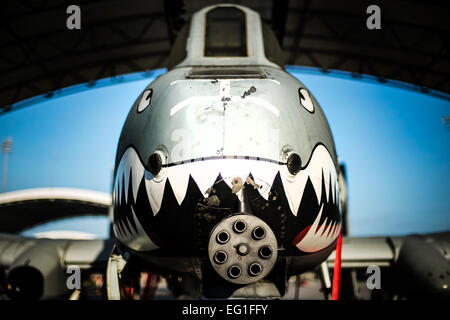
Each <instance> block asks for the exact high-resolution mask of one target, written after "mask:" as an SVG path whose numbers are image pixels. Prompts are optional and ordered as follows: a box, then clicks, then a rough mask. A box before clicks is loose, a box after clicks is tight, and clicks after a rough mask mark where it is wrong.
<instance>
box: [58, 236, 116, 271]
mask: <svg viewBox="0 0 450 320" xmlns="http://www.w3.org/2000/svg"><path fill="white" fill-rule="evenodd" d="M112 246H113V242H112V241H110V240H71V241H69V244H68V246H67V248H66V250H65V252H64V257H63V263H64V264H65V265H78V266H79V267H83V268H86V267H91V266H95V265H98V264H103V263H104V264H105V266H106V262H107V261H108V257H109V254H110V253H111V250H112Z"/></svg>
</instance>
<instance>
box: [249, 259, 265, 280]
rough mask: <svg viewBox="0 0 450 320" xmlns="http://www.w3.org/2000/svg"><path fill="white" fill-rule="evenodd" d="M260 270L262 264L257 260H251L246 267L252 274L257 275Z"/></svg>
mask: <svg viewBox="0 0 450 320" xmlns="http://www.w3.org/2000/svg"><path fill="white" fill-rule="evenodd" d="M261 272H262V266H261V265H260V264H259V263H257V262H253V263H252V264H251V265H250V266H249V267H248V273H249V274H250V275H251V276H253V277H256V276H259V275H260V274H261Z"/></svg>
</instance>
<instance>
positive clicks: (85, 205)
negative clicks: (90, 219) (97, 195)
mask: <svg viewBox="0 0 450 320" xmlns="http://www.w3.org/2000/svg"><path fill="white" fill-rule="evenodd" d="M107 214H108V207H107V206H104V205H101V204H98V203H92V202H84V201H76V200H54V199H39V200H29V201H21V202H12V203H7V204H2V205H0V232H5V233H18V232H21V231H23V230H25V229H27V228H31V227H33V226H36V225H39V224H43V223H46V222H49V221H53V220H56V219H63V218H70V217H78V216H92V215H102V216H106V215H107Z"/></svg>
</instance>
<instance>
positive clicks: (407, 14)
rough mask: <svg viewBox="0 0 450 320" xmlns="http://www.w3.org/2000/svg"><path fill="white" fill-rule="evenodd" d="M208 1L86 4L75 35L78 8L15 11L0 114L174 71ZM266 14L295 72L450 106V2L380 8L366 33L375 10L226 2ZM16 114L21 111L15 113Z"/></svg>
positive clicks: (305, 0) (1, 66) (24, 5)
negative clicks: (406, 88)
mask: <svg viewBox="0 0 450 320" xmlns="http://www.w3.org/2000/svg"><path fill="white" fill-rule="evenodd" d="M220 2H224V1H206V0H193V1H188V0H186V1H183V0H174V1H170V0H155V1H147V0H134V1H119V0H89V1H88V0H79V1H76V3H77V4H78V5H79V6H80V8H81V30H68V29H67V28H66V19H67V17H68V16H69V15H68V14H66V8H67V6H68V4H67V3H66V2H61V1H57V0H48V1H37V2H35V3H32V2H31V1H8V2H6V3H5V4H3V7H2V28H1V29H0V46H1V49H2V50H0V72H1V75H2V77H1V79H0V108H1V110H2V112H0V114H4V113H5V112H7V111H9V110H12V109H14V108H15V105H14V103H16V102H18V101H22V100H24V99H27V98H30V97H33V96H36V95H41V94H45V95H46V96H47V97H51V96H52V95H53V93H54V92H55V91H57V90H58V89H61V88H64V87H67V86H71V85H74V84H79V83H87V85H88V86H93V85H95V81H96V80H97V79H101V78H105V77H115V76H118V75H121V74H125V73H130V72H135V71H142V70H151V69H154V68H158V67H162V66H164V65H165V64H166V63H167V62H166V58H167V56H168V55H169V52H170V49H171V46H172V45H173V42H174V40H175V38H176V36H177V33H178V32H179V31H180V30H181V28H182V27H183V24H184V23H185V21H187V20H188V19H189V17H190V15H191V14H192V13H193V12H195V11H197V10H199V9H201V8H202V7H204V6H206V5H211V4H214V3H220ZM226 2H231V3H238V4H243V5H245V6H248V7H250V8H251V9H253V10H255V11H257V12H259V13H260V15H261V17H262V18H263V19H264V20H265V21H266V22H268V23H269V24H270V26H271V27H272V28H273V30H274V31H275V33H276V35H277V37H278V39H279V40H280V42H281V45H282V47H283V49H284V54H285V61H286V64H290V65H301V66H311V67H315V68H319V69H320V70H322V71H323V72H329V71H330V70H341V71H347V72H349V73H350V75H352V76H353V77H354V78H358V77H359V75H371V76H374V77H376V78H377V79H378V80H379V81H380V82H382V83H388V84H389V83H391V80H390V79H392V80H397V81H402V82H407V83H410V84H412V85H413V88H415V89H419V90H422V91H423V92H428V93H431V94H435V95H437V96H440V97H442V98H444V99H447V100H449V97H450V54H449V42H450V40H449V37H450V32H449V31H450V24H449V23H448V17H449V16H450V9H449V5H448V2H446V1H419V0H404V1H387V0H383V1H377V5H379V7H380V8H381V30H369V29H367V27H366V20H367V18H368V16H369V15H368V14H367V13H366V9H367V7H368V6H369V5H371V4H372V1H366V0H347V1H345V2H340V1H311V0H290V1H289V0H266V1H262V0H261V1H257V0H250V1H226ZM11 106H12V107H11Z"/></svg>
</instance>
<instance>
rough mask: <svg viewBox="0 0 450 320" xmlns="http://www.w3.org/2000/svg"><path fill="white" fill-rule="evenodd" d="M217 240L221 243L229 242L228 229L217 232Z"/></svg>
mask: <svg viewBox="0 0 450 320" xmlns="http://www.w3.org/2000/svg"><path fill="white" fill-rule="evenodd" d="M216 240H217V242H218V243H220V244H224V243H227V242H228V240H230V234H229V233H228V232H227V231H225V230H223V231H220V232H219V233H218V234H217V238H216Z"/></svg>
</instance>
